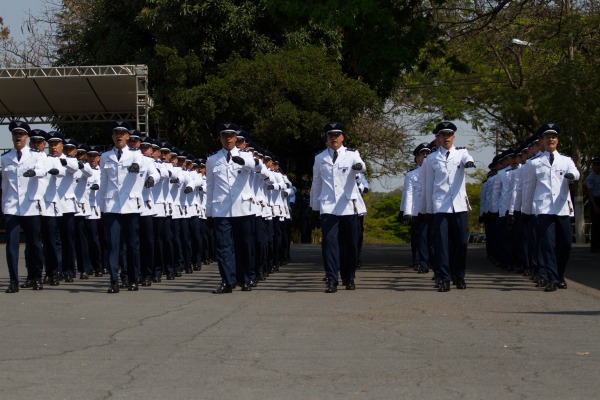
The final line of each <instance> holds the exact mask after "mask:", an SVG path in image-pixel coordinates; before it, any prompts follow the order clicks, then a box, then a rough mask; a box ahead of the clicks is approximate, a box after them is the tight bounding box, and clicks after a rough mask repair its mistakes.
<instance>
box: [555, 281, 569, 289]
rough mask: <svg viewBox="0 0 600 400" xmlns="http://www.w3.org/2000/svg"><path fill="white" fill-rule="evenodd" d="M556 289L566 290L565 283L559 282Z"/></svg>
mask: <svg viewBox="0 0 600 400" xmlns="http://www.w3.org/2000/svg"><path fill="white" fill-rule="evenodd" d="M556 287H557V288H559V289H566V288H567V282H564V281H563V282H559V283H558V285H556Z"/></svg>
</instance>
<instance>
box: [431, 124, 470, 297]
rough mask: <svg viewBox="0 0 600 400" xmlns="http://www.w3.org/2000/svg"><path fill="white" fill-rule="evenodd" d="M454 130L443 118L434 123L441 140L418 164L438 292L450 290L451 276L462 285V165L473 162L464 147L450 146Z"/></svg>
mask: <svg viewBox="0 0 600 400" xmlns="http://www.w3.org/2000/svg"><path fill="white" fill-rule="evenodd" d="M455 132H456V125H454V124H453V123H452V122H447V121H444V122H441V123H439V124H438V125H437V126H436V128H435V130H434V134H435V135H436V136H439V137H441V138H442V139H443V140H442V141H441V145H440V147H439V149H438V150H437V151H436V152H434V153H432V154H430V155H429V156H428V157H427V162H426V163H423V167H422V168H423V169H424V171H423V172H424V177H425V180H424V182H423V194H422V196H424V201H425V209H424V210H423V209H421V213H427V214H433V221H434V225H435V232H434V237H435V239H434V241H435V257H436V268H437V271H436V274H437V275H438V278H439V289H438V291H440V292H447V291H449V290H450V280H451V278H453V279H454V283H455V284H456V287H457V288H458V289H465V288H466V283H465V269H466V257H467V244H468V235H469V232H468V227H467V211H468V210H469V209H470V206H469V199H468V198H467V191H466V188H465V177H466V174H465V169H466V168H475V163H474V162H473V157H471V156H470V155H469V152H468V151H467V150H466V149H464V148H457V147H454V139H455ZM422 204H423V202H422ZM450 252H452V253H453V254H452V256H451V255H450ZM450 260H452V265H451V261H450Z"/></svg>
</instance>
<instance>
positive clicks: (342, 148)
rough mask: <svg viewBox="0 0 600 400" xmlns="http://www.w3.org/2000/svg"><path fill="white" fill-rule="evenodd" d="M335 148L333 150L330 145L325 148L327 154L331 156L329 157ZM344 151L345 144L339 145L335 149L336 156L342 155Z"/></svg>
mask: <svg viewBox="0 0 600 400" xmlns="http://www.w3.org/2000/svg"><path fill="white" fill-rule="evenodd" d="M334 151H335V150H333V149H332V148H331V147H328V148H327V152H328V153H329V155H330V156H331V158H333V152H334ZM345 151H346V147H345V146H343V145H342V146H340V148H339V149H337V153H338V157H339V156H341V155H342V153H344V152H345Z"/></svg>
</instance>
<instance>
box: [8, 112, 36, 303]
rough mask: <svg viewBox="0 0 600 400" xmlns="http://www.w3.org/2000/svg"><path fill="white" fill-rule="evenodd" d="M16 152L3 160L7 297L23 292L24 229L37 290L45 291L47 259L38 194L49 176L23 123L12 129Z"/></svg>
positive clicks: (28, 266)
mask: <svg viewBox="0 0 600 400" xmlns="http://www.w3.org/2000/svg"><path fill="white" fill-rule="evenodd" d="M9 130H10V131H11V133H12V142H13V146H14V148H13V149H11V150H9V151H7V152H6V153H4V154H3V155H2V157H1V159H0V162H1V164H0V168H1V170H2V212H3V213H4V220H5V222H6V262H7V264H8V272H9V275H10V283H9V285H8V289H6V293H16V292H18V291H19V268H18V260H19V243H20V230H21V228H23V231H24V232H25V237H26V240H27V257H26V264H27V271H28V276H29V277H30V278H31V279H33V280H34V281H35V282H34V283H33V284H32V288H33V289H34V290H39V289H43V286H42V271H43V265H44V255H43V250H42V241H41V215H42V204H41V203H42V197H41V195H40V194H39V193H38V190H37V189H38V185H39V181H40V179H41V178H43V177H44V176H46V171H45V169H44V165H45V164H44V162H43V157H42V156H41V154H40V153H39V151H37V150H34V149H31V148H29V147H28V146H27V138H28V136H29V133H30V131H31V129H30V128H29V125H28V124H27V123H25V122H23V121H13V122H11V123H10V125H9Z"/></svg>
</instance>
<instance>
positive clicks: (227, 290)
mask: <svg viewBox="0 0 600 400" xmlns="http://www.w3.org/2000/svg"><path fill="white" fill-rule="evenodd" d="M232 291H233V289H232V286H231V285H227V284H226V283H221V286H219V287H218V288H216V289H215V290H213V291H212V292H213V293H214V294H223V293H231V292H232Z"/></svg>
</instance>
